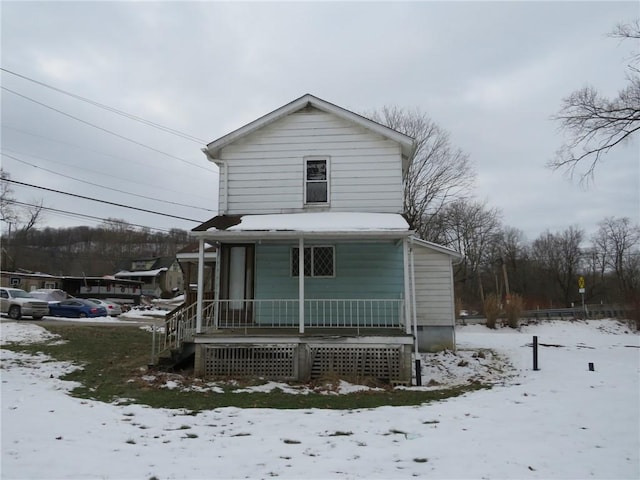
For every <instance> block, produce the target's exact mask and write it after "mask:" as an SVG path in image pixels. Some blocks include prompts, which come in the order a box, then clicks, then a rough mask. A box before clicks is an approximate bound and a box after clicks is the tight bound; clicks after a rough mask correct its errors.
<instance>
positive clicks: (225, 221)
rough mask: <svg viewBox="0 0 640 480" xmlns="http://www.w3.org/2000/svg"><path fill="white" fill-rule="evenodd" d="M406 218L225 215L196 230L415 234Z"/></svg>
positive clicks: (214, 234)
mask: <svg viewBox="0 0 640 480" xmlns="http://www.w3.org/2000/svg"><path fill="white" fill-rule="evenodd" d="M411 233H412V232H411V230H409V225H408V223H407V221H406V220H405V219H404V217H403V216H402V215H400V214H395V213H363V212H309V213H285V214H275V215H238V216H229V215H221V216H217V217H214V218H212V219H211V220H209V221H208V222H205V223H203V224H202V225H199V226H198V227H196V228H194V229H193V230H192V234H193V235H194V236H197V237H204V238H215V239H220V240H222V239H232V238H233V239H235V238H251V237H255V238H257V237H260V238H282V239H285V238H299V237H306V238H309V237H317V238H320V237H322V238H327V237H351V238H361V237H385V238H389V237H391V238H403V237H408V236H409V235H410V234H411Z"/></svg>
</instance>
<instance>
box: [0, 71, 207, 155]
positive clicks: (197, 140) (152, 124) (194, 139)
mask: <svg viewBox="0 0 640 480" xmlns="http://www.w3.org/2000/svg"><path fill="white" fill-rule="evenodd" d="M0 70H2V71H3V72H6V73H9V74H11V75H15V76H16V77H19V78H22V79H23V80H28V81H29V82H33V83H35V84H37V85H40V86H43V87H46V88H49V89H51V90H54V91H56V92H58V93H62V94H64V95H68V96H70V97H72V98H75V99H76V100H81V101H83V102H86V103H89V104H91V105H93V106H95V107H99V108H102V109H104V110H107V111H109V112H112V113H116V114H118V115H122V116H123V117H126V118H128V119H130V120H134V121H136V122H140V123H142V124H144V125H147V126H150V127H153V128H157V129H159V130H162V131H164V132H167V133H171V134H172V135H176V136H179V137H182V138H184V139H186V140H190V141H192V142H195V143H199V144H203V143H205V144H206V143H207V141H206V140H203V139H201V138H198V137H194V136H193V135H189V134H188V133H184V132H181V131H179V130H175V129H173V128H170V127H165V126H164V125H160V124H159V123H155V122H152V121H150V120H146V119H144V118H142V117H138V116H136V115H133V114H131V113H127V112H125V111H123V110H118V109H117V108H114V107H110V106H109V105H105V104H103V103H99V102H96V101H95V100H91V99H89V98H85V97H81V96H80V95H77V94H75V93H71V92H68V91H66V90H62V89H60V88H57V87H54V86H52V85H49V84H47V83H44V82H40V81H38V80H35V79H33V78H30V77H27V76H26V75H22V74H20V73H17V72H13V71H11V70H8V69H6V68H2V67H0Z"/></svg>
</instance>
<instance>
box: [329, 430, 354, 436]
mask: <svg viewBox="0 0 640 480" xmlns="http://www.w3.org/2000/svg"><path fill="white" fill-rule="evenodd" d="M350 435H353V432H341V431H340V430H338V431H337V432H334V433H330V434H329V436H330V437H348V436H350Z"/></svg>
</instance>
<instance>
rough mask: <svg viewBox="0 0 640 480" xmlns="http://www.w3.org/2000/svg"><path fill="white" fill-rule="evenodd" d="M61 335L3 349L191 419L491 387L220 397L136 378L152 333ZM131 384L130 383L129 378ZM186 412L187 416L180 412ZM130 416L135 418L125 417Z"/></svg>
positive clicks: (92, 393)
mask: <svg viewBox="0 0 640 480" xmlns="http://www.w3.org/2000/svg"><path fill="white" fill-rule="evenodd" d="M45 328H46V329H47V330H49V331H50V332H52V333H55V334H57V335H60V337H62V339H63V340H65V342H64V343H59V342H54V343H49V344H47V343H42V344H34V345H16V344H12V345H5V346H3V348H5V349H8V350H13V351H21V352H26V353H30V354H34V355H35V354H36V353H38V352H42V353H45V354H46V355H49V356H51V357H53V358H55V359H56V360H60V361H68V362H73V363H74V364H76V365H81V366H82V367H83V369H81V370H76V371H74V372H71V373H69V374H67V375H64V376H62V377H61V379H63V380H71V381H75V382H78V383H80V386H79V387H77V388H75V389H74V390H72V392H71V394H72V395H73V396H75V397H78V398H84V399H93V400H98V401H103V402H108V403H112V402H120V401H122V399H126V400H127V401H126V403H124V404H127V405H130V404H132V403H138V404H144V405H149V406H151V407H155V408H174V409H180V410H182V411H183V412H186V411H188V412H189V413H191V414H193V415H195V414H197V413H198V412H199V411H202V410H211V409H215V408H221V407H238V408H279V409H291V408H295V409H312V408H326V409H353V408H376V407H380V406H403V405H420V404H423V403H428V402H432V401H438V400H442V399H445V398H450V397H455V396H458V395H462V394H464V393H467V392H469V391H473V390H479V389H483V388H491V387H490V385H484V384H480V383H470V384H468V385H462V386H457V387H453V388H448V389H442V390H431V391H417V390H404V389H400V390H395V389H391V388H387V389H384V390H382V391H371V390H369V391H361V392H354V393H350V394H346V395H323V394H320V393H309V394H307V395H293V394H288V393H284V392H283V391H282V390H280V389H276V390H274V391H271V392H267V393H265V392H256V393H234V389H236V388H239V386H240V385H241V383H236V384H234V382H231V383H230V384H229V386H228V387H227V388H224V392H223V393H215V392H206V391H205V392H198V391H189V392H183V391H180V389H167V388H158V386H155V385H151V384H149V383H147V382H144V381H142V380H141V379H140V377H142V376H143V375H148V374H149V372H148V371H147V365H148V363H149V361H150V357H151V333H149V332H146V331H144V330H141V329H139V328H136V327H129V326H117V327H109V326H97V325H77V324H69V325H55V326H50V325H46V327H45ZM132 379H133V380H134V381H131V380H132ZM184 414H187V413H184ZM125 415H129V416H132V415H133V414H125Z"/></svg>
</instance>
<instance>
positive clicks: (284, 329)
mask: <svg viewBox="0 0 640 480" xmlns="http://www.w3.org/2000/svg"><path fill="white" fill-rule="evenodd" d="M203 151H204V153H205V155H206V156H207V158H208V159H209V160H210V161H212V162H214V163H215V164H216V165H217V166H218V167H219V168H220V188H219V192H220V194H219V195H220V197H219V206H220V215H218V216H217V217H214V218H212V219H211V220H209V221H208V222H205V223H203V224H202V225H199V226H198V227H196V228H194V229H193V231H192V235H193V236H194V237H195V238H197V239H198V240H199V252H198V254H199V256H200V258H204V251H205V245H207V244H214V243H215V244H217V245H218V258H217V262H216V270H215V280H214V281H215V298H214V299H213V300H206V299H205V298H204V297H205V295H204V291H203V283H204V282H203V281H198V282H196V283H197V284H198V299H197V302H196V305H195V306H192V307H188V308H187V309H186V310H185V311H183V312H181V313H180V316H178V317H176V318H172V319H170V320H169V322H168V324H167V327H168V328H167V338H166V342H167V343H165V344H163V347H165V348H174V349H175V348H180V347H182V346H184V345H185V344H186V345H188V346H190V347H191V350H192V351H194V352H195V372H196V374H199V375H204V376H217V375H254V376H262V377H266V378H281V379H298V380H308V379H310V378H316V377H319V376H321V375H323V374H327V373H336V374H338V375H342V376H350V377H356V376H359V377H377V378H381V379H385V380H388V381H390V382H392V383H404V384H406V383H409V382H410V380H411V352H412V351H415V349H418V350H421V351H426V350H437V349H442V348H453V347H454V345H455V335H454V325H455V315H454V298H453V271H452V261H454V260H457V259H459V258H460V255H459V254H458V253H456V252H454V251H452V250H449V249H446V248H444V247H441V246H438V245H434V244H431V243H428V242H423V241H421V240H418V239H416V238H414V237H413V236H412V234H413V232H412V231H411V230H410V229H409V226H408V224H407V222H406V220H405V219H404V217H403V216H402V208H403V177H404V175H405V173H406V171H407V168H408V162H409V159H410V157H411V155H412V154H413V151H414V141H413V139H411V138H410V137H408V136H406V135H404V134H402V133H399V132H397V131H395V130H392V129H390V128H387V127H385V126H383V125H380V124H378V123H376V122H373V121H371V120H368V119H366V118H364V117H361V116H359V115H357V114H354V113H352V112H350V111H348V110H345V109H343V108H340V107H338V106H336V105H333V104H331V103H328V102H326V101H324V100H321V99H319V98H317V97H314V96H312V95H304V96H302V97H300V98H298V99H297V100H294V101H293V102H291V103H289V104H287V105H285V106H283V107H281V108H279V109H277V110H275V111H273V112H271V113H269V114H267V115H265V116H263V117H261V118H259V119H257V120H255V121H254V122H251V123H249V124H248V125H246V126H244V127H242V128H240V129H238V130H236V131H234V132H232V133H230V134H228V135H226V136H224V137H222V138H219V139H218V140H215V141H213V142H212V143H210V144H209V145H207V147H206V148H205V149H203ZM201 261H202V260H201Z"/></svg>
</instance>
